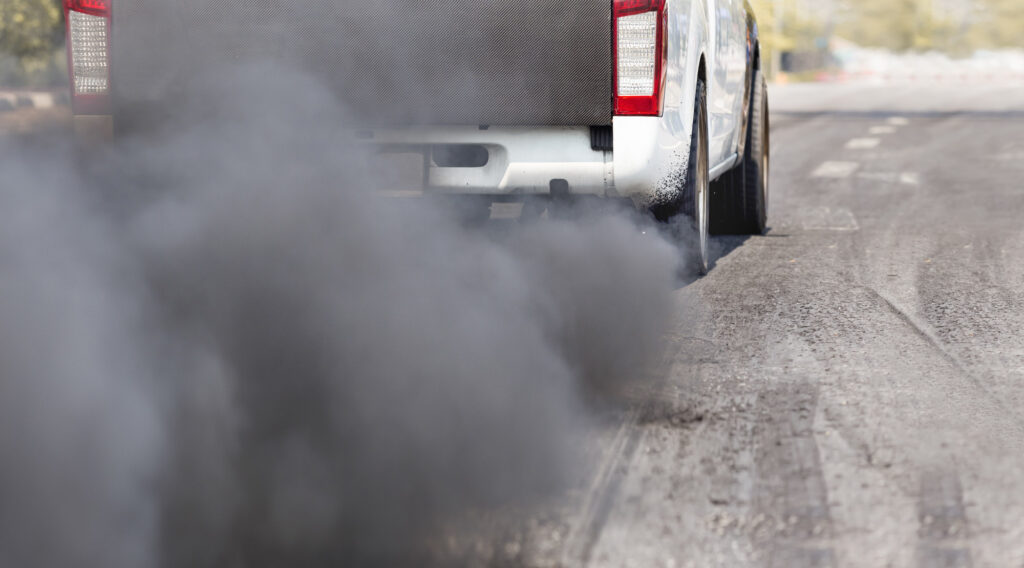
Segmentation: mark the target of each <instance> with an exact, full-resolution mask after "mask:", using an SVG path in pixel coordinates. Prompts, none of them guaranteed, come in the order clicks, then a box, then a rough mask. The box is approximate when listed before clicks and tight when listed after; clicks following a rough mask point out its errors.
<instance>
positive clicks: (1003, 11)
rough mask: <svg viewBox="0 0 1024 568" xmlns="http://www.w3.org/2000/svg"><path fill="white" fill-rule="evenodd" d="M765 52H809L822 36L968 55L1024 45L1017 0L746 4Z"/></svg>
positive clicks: (1023, 18)
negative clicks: (755, 18) (756, 22)
mask: <svg viewBox="0 0 1024 568" xmlns="http://www.w3.org/2000/svg"><path fill="white" fill-rule="evenodd" d="M750 2H751V4H752V5H753V6H754V8H755V10H756V12H757V15H758V20H759V21H760V23H761V27H762V40H763V41H764V44H765V45H766V46H767V47H768V49H778V50H783V51H804V50H807V49H813V48H814V47H815V46H814V42H815V41H818V40H820V38H821V37H822V36H825V37H828V38H831V37H833V36H839V37H842V38H844V39H847V40H849V41H852V42H854V43H856V44H858V45H861V46H864V47H878V48H884V49H890V50H893V51H929V50H938V51H943V52H946V53H950V54H953V55H968V54H970V53H971V52H973V51H974V50H975V49H979V48H994V49H998V48H1020V47H1024V1H1022V0H973V1H969V0H960V1H957V0H750Z"/></svg>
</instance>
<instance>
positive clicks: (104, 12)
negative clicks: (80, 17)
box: [64, 0, 110, 17]
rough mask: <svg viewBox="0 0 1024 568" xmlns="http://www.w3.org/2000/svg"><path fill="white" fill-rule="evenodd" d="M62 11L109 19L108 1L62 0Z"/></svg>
mask: <svg viewBox="0 0 1024 568" xmlns="http://www.w3.org/2000/svg"><path fill="white" fill-rule="evenodd" d="M64 9H65V10H73V11H75V12H82V13H83V14H91V15H93V16H104V17H109V16H110V0H64Z"/></svg>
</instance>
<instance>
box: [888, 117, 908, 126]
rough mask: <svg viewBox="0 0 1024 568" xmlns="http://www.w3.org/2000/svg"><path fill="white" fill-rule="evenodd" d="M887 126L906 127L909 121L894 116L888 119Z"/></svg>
mask: <svg viewBox="0 0 1024 568" xmlns="http://www.w3.org/2000/svg"><path fill="white" fill-rule="evenodd" d="M889 124H891V125H893V126H906V125H908V124H910V121H909V120H907V119H905V118H903V117H902V116H894V117H892V118H890V119H889Z"/></svg>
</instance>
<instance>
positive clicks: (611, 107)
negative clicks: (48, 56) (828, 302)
mask: <svg viewBox="0 0 1024 568" xmlns="http://www.w3.org/2000/svg"><path fill="white" fill-rule="evenodd" d="M64 9H65V12H66V16H67V34H68V42H67V44H68V60H69V65H68V67H69V70H70V75H71V77H70V79H71V91H72V101H73V109H74V112H75V115H76V117H75V124H76V132H77V133H80V134H81V135H83V136H95V135H97V133H98V134H99V135H103V136H112V135H113V134H114V133H115V132H120V131H122V130H126V129H130V128H132V125H133V124H135V123H136V122H138V121H137V119H138V117H141V116H145V115H146V114H147V113H152V112H153V111H154V109H158V108H159V107H160V105H161V104H162V101H166V100H167V99H168V98H172V97H173V96H174V94H173V93H174V92H175V89H177V88H180V85H182V84H185V83H187V82H188V80H189V78H190V77H194V76H197V75H199V73H198V72H197V71H196V69H197V68H198V67H199V66H202V65H205V64H208V63H209V62H211V61H218V60H220V61H223V62H228V63H232V62H238V61H240V60H243V59H246V58H272V59H274V60H275V61H276V62H281V63H284V64H287V65H294V66H296V67H298V68H301V69H303V70H304V71H308V72H310V73H312V74H313V75H315V76H317V77H318V78H320V79H322V80H323V81H324V82H325V83H326V84H327V85H329V86H330V87H331V88H332V90H333V91H334V92H336V93H338V97H339V99H340V100H342V101H344V104H345V105H347V106H348V107H349V108H351V109H352V115H353V116H357V117H359V120H360V121H361V123H360V125H359V133H360V134H359V136H358V138H359V139H360V140H362V141H363V142H365V143H368V144H372V145H375V146H376V147H377V148H379V150H380V151H379V155H380V156H381V157H382V159H383V160H384V163H389V164H390V165H387V166H386V167H385V169H387V170H388V171H389V172H392V173H394V172H407V176H406V174H402V175H403V176H406V177H407V179H405V178H403V180H402V185H401V187H400V189H403V190H405V191H407V192H408V191H413V192H418V193H422V194H437V195H459V196H474V197H476V198H477V199H478V200H487V201H488V202H489V203H494V202H509V201H526V200H534V201H542V202H547V203H562V202H565V201H566V200H572V199H576V198H581V197H583V196H597V197H600V198H604V199H613V200H622V201H628V202H629V203H630V204H631V205H632V206H634V207H638V208H641V209H642V210H645V211H650V212H651V213H652V214H653V216H654V217H656V218H657V219H658V220H660V221H666V222H667V221H671V220H674V219H684V220H687V222H688V224H690V226H692V227H693V228H694V229H695V230H694V231H692V232H691V233H692V235H695V236H694V237H692V238H693V240H694V244H693V246H692V247H690V248H692V249H693V251H694V252H695V256H696V257H697V258H696V264H697V266H698V269H699V270H700V271H706V270H707V269H708V264H709V259H708V234H709V233H727V234H759V233H762V232H763V231H764V230H765V227H766V223H767V202H768V171H769V153H770V148H769V124H768V120H769V117H768V98H767V92H766V86H765V79H764V75H763V73H762V70H761V55H760V44H759V37H758V25H757V20H756V19H755V16H754V13H753V10H752V9H751V6H750V4H749V3H748V2H747V1H746V0H531V1H527V2H519V1H513V0H415V1H414V0H360V1H356V0H298V1H292V2H273V1H271V0H64ZM389 160H390V162H388V161H389ZM393 181H394V180H392V182H393ZM396 183H397V182H396ZM681 216H682V217H681Z"/></svg>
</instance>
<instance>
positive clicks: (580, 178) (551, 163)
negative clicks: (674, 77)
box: [358, 117, 688, 204]
mask: <svg viewBox="0 0 1024 568" xmlns="http://www.w3.org/2000/svg"><path fill="white" fill-rule="evenodd" d="M358 134H359V135H360V136H359V137H360V141H361V142H363V143H366V144H368V145H371V146H374V147H377V148H379V149H381V151H382V152H384V153H395V154H398V153H404V152H422V153H423V154H424V156H425V161H424V162H425V164H424V169H423V182H422V184H421V189H422V193H423V194H424V195H431V194H437V195H460V194H462V195H491V196H496V197H502V196H506V197H514V196H523V197H526V196H538V195H550V194H551V192H552V188H553V187H564V186H566V185H567V186H568V190H569V193H570V194H571V195H584V196H598V197H609V198H630V199H633V200H634V202H636V203H638V204H640V203H645V202H647V201H649V200H650V198H651V197H652V196H653V195H654V194H655V193H656V192H658V191H659V190H662V189H664V188H665V186H666V184H671V183H673V180H678V176H677V175H673V172H675V171H679V170H681V168H682V167H684V166H685V165H684V164H680V163H678V161H677V159H676V155H677V154H679V155H686V154H687V153H688V148H677V147H675V143H674V140H669V141H668V142H669V143H668V144H666V139H665V138H663V133H662V132H661V128H660V119H658V118H647V117H635V118H634V117H628V118H625V117H617V118H616V119H615V121H614V124H613V135H614V143H613V147H614V149H613V150H611V151H604V150H594V149H592V147H591V138H590V128H589V127H490V128H487V129H483V128H479V127H474V126H468V127H412V128H402V129H395V130H375V131H372V132H370V131H365V132H361V133H358ZM438 146H477V147H483V148H484V149H486V151H487V163H486V165H483V166H477V167H442V166H441V165H439V164H438V163H437V160H436V159H435V158H434V156H433V155H432V152H433V150H432V149H433V148H436V147H438ZM383 167H384V168H387V166H383ZM387 189H398V188H387ZM402 189H403V192H405V193H408V188H402ZM418 189H419V188H418ZM418 189H417V190H418Z"/></svg>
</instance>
